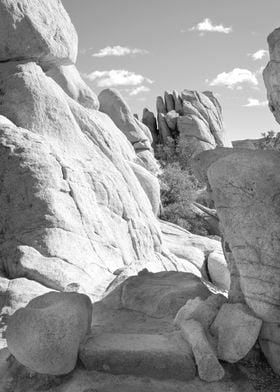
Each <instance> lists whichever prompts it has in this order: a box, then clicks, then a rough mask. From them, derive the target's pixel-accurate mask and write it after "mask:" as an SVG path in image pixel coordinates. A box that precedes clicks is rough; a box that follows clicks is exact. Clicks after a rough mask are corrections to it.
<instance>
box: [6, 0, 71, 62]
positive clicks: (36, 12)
mask: <svg viewBox="0 0 280 392" xmlns="http://www.w3.org/2000/svg"><path fill="white" fill-rule="evenodd" d="M0 36H1V39H0V62H4V61H11V60H13V61H16V60H21V61H24V60H30V59H37V60H38V62H39V63H40V65H42V66H43V67H44V68H48V67H50V66H51V65H52V64H57V65H60V64H71V63H75V61H76V57H77V52H78V37H77V33H76V30H75V28H74V26H73V25H72V23H71V20H70V18H69V16H68V14H67V12H66V11H65V9H64V8H63V5H62V2H61V1H60V0H51V1H46V0H19V1H18V0H2V1H1V2H0Z"/></svg>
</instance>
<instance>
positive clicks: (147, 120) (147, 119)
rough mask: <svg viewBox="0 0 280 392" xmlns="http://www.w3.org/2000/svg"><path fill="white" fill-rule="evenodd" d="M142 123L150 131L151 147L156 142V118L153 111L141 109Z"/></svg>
mask: <svg viewBox="0 0 280 392" xmlns="http://www.w3.org/2000/svg"><path fill="white" fill-rule="evenodd" d="M142 123H143V124H144V125H146V126H147V127H148V128H149V130H150V131H151V135H152V138H153V142H152V147H155V145H156V144H157V142H158V130H157V120H156V118H155V115H154V113H153V112H151V111H150V110H149V109H147V108H144V109H143V116H142Z"/></svg>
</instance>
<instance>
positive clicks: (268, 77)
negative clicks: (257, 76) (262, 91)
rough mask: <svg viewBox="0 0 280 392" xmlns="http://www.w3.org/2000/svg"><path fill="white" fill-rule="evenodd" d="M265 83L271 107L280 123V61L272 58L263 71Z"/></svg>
mask: <svg viewBox="0 0 280 392" xmlns="http://www.w3.org/2000/svg"><path fill="white" fill-rule="evenodd" d="M263 79H264V84H265V87H266V90H267V98H268V105H269V109H270V110H271V112H272V114H273V116H274V117H275V120H276V121H277V122H278V123H280V94H279V85H280V62H279V61H274V60H271V61H270V62H269V63H268V64H267V66H266V67H265V69H264V71H263Z"/></svg>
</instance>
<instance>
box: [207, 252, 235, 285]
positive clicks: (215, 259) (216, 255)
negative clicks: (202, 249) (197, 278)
mask: <svg viewBox="0 0 280 392" xmlns="http://www.w3.org/2000/svg"><path fill="white" fill-rule="evenodd" d="M207 270H208V273H209V276H210V280H211V282H212V283H214V284H215V285H216V286H217V287H220V288H221V289H224V290H227V291H228V290H229V289H230V272H229V267H228V264H227V262H226V259H225V256H224V253H223V252H222V249H219V250H218V249H217V250H216V251H214V252H212V253H210V254H209V256H208V259H207Z"/></svg>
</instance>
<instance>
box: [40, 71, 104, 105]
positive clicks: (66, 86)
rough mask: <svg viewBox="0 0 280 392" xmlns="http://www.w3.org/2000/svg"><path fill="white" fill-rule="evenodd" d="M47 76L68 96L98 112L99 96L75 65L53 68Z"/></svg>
mask: <svg viewBox="0 0 280 392" xmlns="http://www.w3.org/2000/svg"><path fill="white" fill-rule="evenodd" d="M46 75H48V76H50V77H51V78H53V79H54V80H55V81H56V83H57V84H59V86H60V87H61V88H62V89H63V90H64V91H65V92H66V94H68V95H69V96H70V97H71V98H73V99H74V100H75V101H77V102H79V103H80V104H81V105H82V106H84V107H86V108H88V109H97V110H98V108H99V102H98V99H97V96H96V95H95V94H94V92H93V91H92V90H91V89H90V88H89V87H88V86H87V85H86V83H85V82H84V81H83V79H82V78H81V76H80V74H79V71H78V70H77V68H76V66H75V65H74V64H73V65H72V64H71V65H58V66H53V67H52V68H50V69H49V70H48V71H47V72H46Z"/></svg>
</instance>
